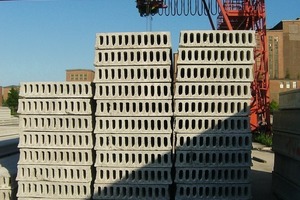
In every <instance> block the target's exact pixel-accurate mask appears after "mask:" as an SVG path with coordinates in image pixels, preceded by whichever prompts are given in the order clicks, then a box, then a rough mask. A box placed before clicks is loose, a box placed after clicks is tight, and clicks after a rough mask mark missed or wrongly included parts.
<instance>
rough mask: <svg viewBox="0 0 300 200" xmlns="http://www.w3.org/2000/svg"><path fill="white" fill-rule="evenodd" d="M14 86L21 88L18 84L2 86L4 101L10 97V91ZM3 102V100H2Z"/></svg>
mask: <svg viewBox="0 0 300 200" xmlns="http://www.w3.org/2000/svg"><path fill="white" fill-rule="evenodd" d="M12 88H14V89H16V90H18V91H19V90H20V86H18V85H10V86H5V87H2V93H1V94H2V100H3V101H6V100H7V98H8V94H9V92H10V90H11V89H12ZM2 103H3V102H2Z"/></svg>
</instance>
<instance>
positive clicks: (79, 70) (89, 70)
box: [66, 69, 94, 72]
mask: <svg viewBox="0 0 300 200" xmlns="http://www.w3.org/2000/svg"><path fill="white" fill-rule="evenodd" d="M66 71H91V72H93V71H94V70H92V69H67V70H66Z"/></svg>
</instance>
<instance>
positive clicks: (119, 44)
mask: <svg viewBox="0 0 300 200" xmlns="http://www.w3.org/2000/svg"><path fill="white" fill-rule="evenodd" d="M147 48H159V49H161V48H171V34H170V32H119V33H97V34H96V44H95V49H97V50H99V49H100V50H103V49H147Z"/></svg>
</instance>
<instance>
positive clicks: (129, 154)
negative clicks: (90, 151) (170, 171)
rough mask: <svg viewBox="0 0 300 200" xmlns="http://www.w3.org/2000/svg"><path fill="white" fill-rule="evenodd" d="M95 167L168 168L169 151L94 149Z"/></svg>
mask: <svg viewBox="0 0 300 200" xmlns="http://www.w3.org/2000/svg"><path fill="white" fill-rule="evenodd" d="M94 166H95V167H116V166H120V167H122V168H123V169H124V167H128V168H132V167H133V168H136V167H140V168H143V167H147V168H148V167H151V168H152V167H153V168H162V167H166V168H170V167H171V166H172V160H171V151H150V150H149V151H128V150H127V151H96V161H95V163H94Z"/></svg>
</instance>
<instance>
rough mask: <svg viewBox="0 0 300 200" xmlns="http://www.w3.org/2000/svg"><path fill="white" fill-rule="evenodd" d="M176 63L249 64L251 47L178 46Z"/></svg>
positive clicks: (252, 62)
mask: <svg viewBox="0 0 300 200" xmlns="http://www.w3.org/2000/svg"><path fill="white" fill-rule="evenodd" d="M177 64H179V65H181V64H183V65H187V64H189V65H199V64H201V65H232V64H235V65H236V64H239V65H250V64H254V51H253V48H217V47H211V48H179V49H178V61H177Z"/></svg>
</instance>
